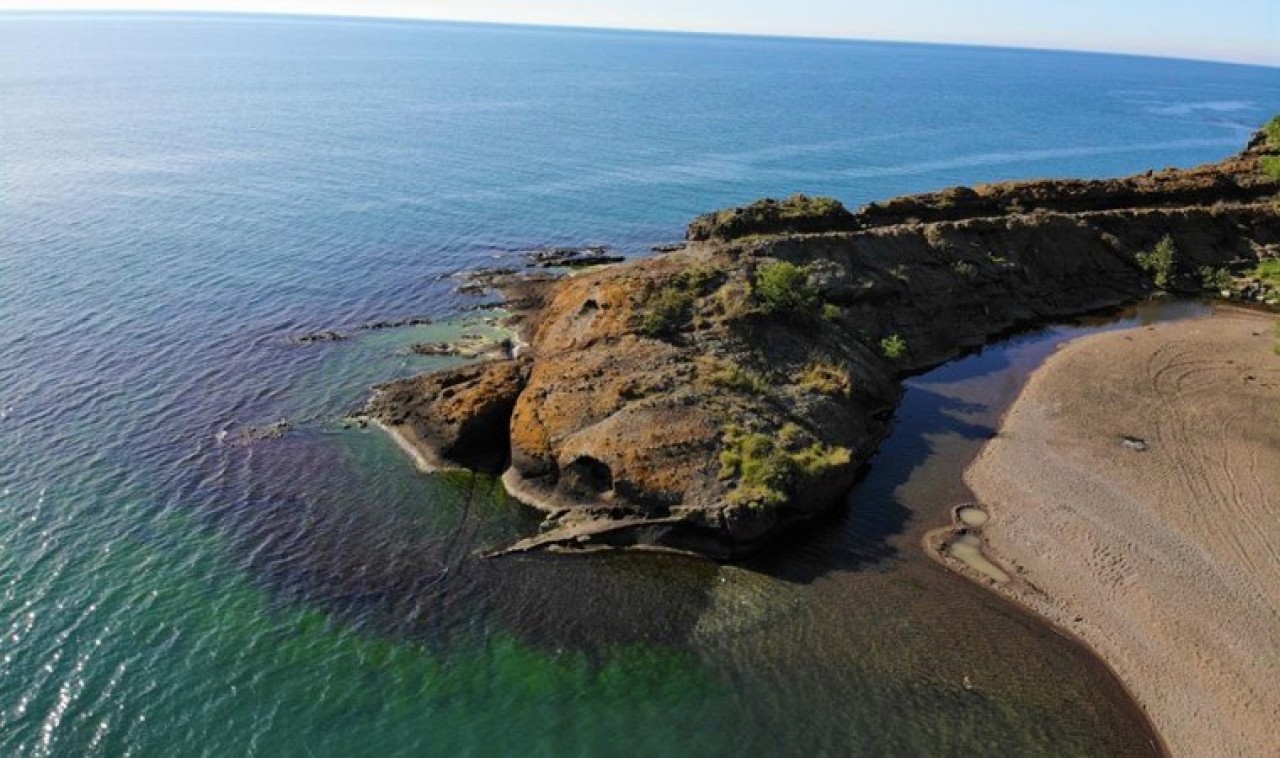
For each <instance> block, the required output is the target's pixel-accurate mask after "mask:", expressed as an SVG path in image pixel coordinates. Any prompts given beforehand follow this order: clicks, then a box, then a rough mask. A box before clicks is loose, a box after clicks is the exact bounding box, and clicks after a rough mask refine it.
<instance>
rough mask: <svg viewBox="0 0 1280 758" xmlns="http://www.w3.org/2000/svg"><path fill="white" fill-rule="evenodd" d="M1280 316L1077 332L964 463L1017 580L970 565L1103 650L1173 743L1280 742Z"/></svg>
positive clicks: (1225, 750)
mask: <svg viewBox="0 0 1280 758" xmlns="http://www.w3.org/2000/svg"><path fill="white" fill-rule="evenodd" d="M1274 320H1275V319H1274V317H1268V316H1266V315H1262V314H1253V313H1247V312H1243V311H1239V310H1222V311H1219V312H1217V313H1215V314H1214V315H1212V316H1209V317H1205V318H1199V319H1194V320H1190V321H1182V322H1176V323H1169V324H1162V325H1158V326H1153V327H1144V328H1140V329H1133V330H1126V331H1120V332H1111V333H1104V334H1098V335H1092V336H1089V337H1085V338H1082V339H1080V340H1077V341H1075V342H1072V343H1069V344H1068V345H1067V346H1065V347H1064V348H1063V349H1062V350H1061V351H1059V352H1058V353H1057V354H1055V355H1054V356H1053V357H1052V358H1050V359H1049V361H1048V362H1047V363H1046V364H1045V365H1044V366H1043V367H1042V368H1041V369H1039V370H1038V371H1037V372H1036V373H1035V374H1034V375H1033V376H1032V377H1031V379H1030V381H1029V382H1028V384H1027V386H1026V388H1025V389H1024V391H1023V392H1022V394H1021V396H1020V397H1019V399H1018V400H1017V402H1016V403H1015V404H1014V406H1013V407H1012V408H1011V409H1010V411H1009V412H1008V414H1007V415H1006V417H1005V419H1004V422H1003V425H1002V427H1001V429H1000V433H999V435H998V436H997V437H995V438H994V439H992V440H991V442H989V443H988V444H987V445H986V446H985V447H984V449H983V451H982V453H981V454H980V455H979V457H978V458H977V460H976V461H975V462H974V463H973V464H972V465H971V466H970V468H969V469H968V471H967V472H966V475H965V479H966V482H967V483H968V485H969V486H970V488H971V489H972V491H973V493H974V495H975V497H976V499H977V501H978V503H979V504H980V505H981V506H982V508H983V509H985V511H986V513H987V515H988V516H989V521H988V522H987V523H986V524H985V525H982V526H981V527H980V528H978V529H971V530H970V531H971V532H972V533H976V534H977V535H978V536H980V538H981V547H982V551H983V552H984V553H985V555H986V556H987V557H988V558H990V559H991V560H992V561H993V562H994V563H995V564H996V565H997V566H998V567H999V568H1000V569H1001V570H1002V572H1003V573H1006V574H1007V575H1008V577H1009V578H1008V580H1007V581H1003V582H993V581H992V580H991V579H990V578H989V577H981V576H978V575H977V574H976V573H974V572H972V571H971V570H969V573H970V575H971V576H974V577H975V578H976V579H978V580H979V581H982V582H983V583H986V584H989V585H991V586H993V587H994V588H995V589H997V591H999V592H1002V593H1003V594H1005V595H1007V596H1009V597H1010V598H1012V599H1013V600H1015V601H1017V602H1019V603H1021V604H1023V605H1025V606H1027V607H1029V608H1031V609H1032V610H1033V611H1035V612H1037V613H1039V614H1041V615H1043V616H1045V617H1047V618H1048V619H1049V620H1051V621H1052V622H1054V623H1055V624H1057V625H1058V626H1059V627H1061V628H1062V629H1064V630H1066V631H1068V632H1070V633H1072V634H1074V635H1076V636H1077V637H1079V638H1080V639H1081V640H1083V641H1084V642H1085V644H1087V645H1088V646H1090V647H1091V648H1093V650H1094V651H1095V652H1097V653H1098V654H1099V655H1100V656H1101V657H1102V658H1103V659H1104V660H1105V661H1106V662H1107V663H1108V664H1109V665H1110V666H1111V667H1112V668H1113V669H1114V671H1115V672H1116V674H1117V675H1118V676H1119V678H1120V679H1121V680H1122V681H1123V682H1124V684H1125V685H1126V686H1127V687H1129V689H1130V690H1131V692H1132V693H1133V694H1134V696H1135V698H1136V699H1137V701H1138V703H1139V704H1140V705H1141V706H1142V708H1143V709H1144V710H1145V711H1146V712H1147V714H1148V715H1149V717H1150V718H1151V720H1152V722H1153V723H1154V725H1155V727H1156V729H1157V730H1158V731H1159V733H1160V735H1161V736H1162V738H1163V739H1164V741H1165V742H1166V745H1167V748H1168V749H1169V751H1170V752H1171V753H1172V754H1173V755H1175V756H1196V757H1197V758H1199V757H1201V756H1257V755H1277V754H1280V356H1277V355H1276V353H1275V352H1274V350H1273V347H1274V345H1275V344H1276V336H1275V334H1274V332H1273V328H1274V327H1273V323H1274ZM970 541H972V540H970ZM948 563H950V564H952V565H953V566H954V564H955V563H956V562H955V561H954V560H949V561H948ZM999 573H1000V572H997V574H999Z"/></svg>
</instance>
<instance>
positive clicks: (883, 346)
mask: <svg viewBox="0 0 1280 758" xmlns="http://www.w3.org/2000/svg"><path fill="white" fill-rule="evenodd" d="M880 352H882V353H884V357H886V358H888V359H889V360H893V361H896V360H898V359H899V358H901V357H902V356H904V355H906V354H907V341H906V340H904V339H903V338H902V335H901V334H890V335H889V336H888V337H885V338H884V339H882V340H880Z"/></svg>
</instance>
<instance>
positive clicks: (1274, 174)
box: [1260, 116, 1280, 181]
mask: <svg viewBox="0 0 1280 758" xmlns="http://www.w3.org/2000/svg"><path fill="white" fill-rule="evenodd" d="M1262 132H1263V134H1265V135H1267V147H1268V148H1270V149H1271V150H1272V151H1274V152H1280V116H1276V117H1275V118H1273V119H1271V120H1270V121H1268V122H1267V123H1266V125H1265V126H1263V127H1262ZM1260 163H1261V164H1262V171H1263V173H1265V174H1266V175H1267V176H1269V177H1271V178H1272V179H1276V180H1278V181H1280V155H1264V156H1262V159H1261V161H1260Z"/></svg>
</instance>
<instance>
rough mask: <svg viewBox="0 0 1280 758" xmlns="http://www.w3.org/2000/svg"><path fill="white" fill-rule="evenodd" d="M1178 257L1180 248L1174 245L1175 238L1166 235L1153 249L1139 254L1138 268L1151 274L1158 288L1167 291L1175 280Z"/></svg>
mask: <svg viewBox="0 0 1280 758" xmlns="http://www.w3.org/2000/svg"><path fill="white" fill-rule="evenodd" d="M1177 255H1178V248H1177V247H1176V246H1175V245H1174V244H1173V238H1172V237H1170V236H1169V235H1167V234H1166V235H1165V236H1164V238H1163V239H1161V240H1160V241H1159V242H1157V243H1156V246H1155V247H1154V248H1153V249H1151V250H1149V251H1147V252H1144V253H1138V255H1137V260H1138V266H1139V267H1140V268H1141V269H1142V270H1143V271H1146V272H1147V273H1148V274H1151V280H1152V281H1153V282H1155V285H1156V286H1157V287H1159V288H1160V289H1167V288H1168V287H1169V282H1170V281H1172V280H1173V274H1174V269H1175V267H1176V265H1177V263H1176V260H1175V259H1176V258H1177Z"/></svg>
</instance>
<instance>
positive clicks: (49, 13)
mask: <svg viewBox="0 0 1280 758" xmlns="http://www.w3.org/2000/svg"><path fill="white" fill-rule="evenodd" d="M5 16H26V17H59V16H72V17H75V16H78V17H95V16H133V17H139V16H153V17H161V18H165V17H173V18H179V17H184V16H185V17H221V18H234V19H257V18H263V19H276V20H301V21H319V22H327V21H333V22H347V23H351V22H356V23H379V22H382V23H388V22H389V23H407V24H413V23H421V24H451V25H459V26H495V27H511V28H523V29H558V30H564V31H584V32H585V31H601V32H633V33H639V34H675V35H687V36H706V37H737V38H745V39H773V40H798V41H814V42H851V43H871V44H876V43H881V44H905V45H926V46H935V47H963V48H981V49H989V50H1008V51H1012V52H1042V53H1072V54H1078V55H1111V56H1120V57H1125V58H1148V59H1153V60H1167V61H1179V62H1185V63H1209V64H1214V65H1222V66H1248V67H1251V68H1265V69H1273V70H1274V69H1280V60H1277V61H1276V62H1274V63H1270V62H1261V61H1247V60H1227V59H1220V58H1195V57H1190V56H1181V55H1159V54H1153V53H1143V52H1132V51H1124V50H1101V49H1091V48H1069V47H1038V46H1034V45H1015V44H999V43H991V42H957V41H939V40H918V39H905V38H891V37H881V38H873V37H854V36H844V35H810V34H767V33H763V32H742V31H723V30H708V29H671V28H660V27H633V26H601V25H598V24H572V23H535V22H527V21H490V20H474V19H453V18H435V17H428V16H398V15H384V14H367V15H362V14H351V13H324V12H290V11H278V10H277V11H243V10H185V9H179V10H157V9H155V8H110V9H101V8H59V9H54V10H44V9H37V8H14V9H0V18H3V17H5Z"/></svg>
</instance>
